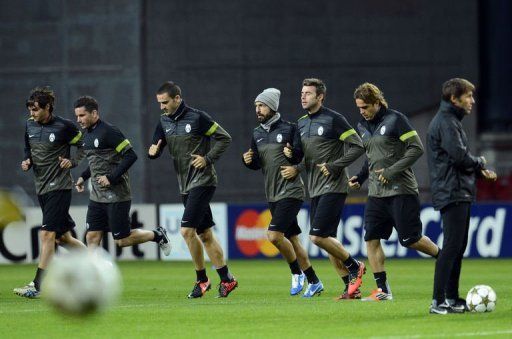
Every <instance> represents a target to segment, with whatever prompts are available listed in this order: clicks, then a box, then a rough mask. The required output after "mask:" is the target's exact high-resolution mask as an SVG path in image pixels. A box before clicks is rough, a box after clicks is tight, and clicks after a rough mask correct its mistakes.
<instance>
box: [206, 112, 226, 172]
mask: <svg viewBox="0 0 512 339" xmlns="http://www.w3.org/2000/svg"><path fill="white" fill-rule="evenodd" d="M199 133H201V134H202V135H203V136H205V137H208V138H212V139H214V140H215V143H214V144H213V146H212V148H211V149H210V151H209V152H208V153H207V154H205V156H204V157H205V159H206V162H207V163H208V165H210V164H213V163H214V162H216V161H217V160H218V159H219V158H220V156H221V155H222V154H223V153H224V152H225V151H226V149H227V148H228V146H229V144H230V143H231V136H230V135H229V133H228V132H227V131H226V130H224V129H223V128H222V127H221V126H220V125H219V124H218V123H217V122H215V121H213V119H212V118H211V117H210V116H209V115H208V114H207V113H205V112H200V113H199Z"/></svg>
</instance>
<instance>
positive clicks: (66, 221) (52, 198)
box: [37, 190, 75, 239]
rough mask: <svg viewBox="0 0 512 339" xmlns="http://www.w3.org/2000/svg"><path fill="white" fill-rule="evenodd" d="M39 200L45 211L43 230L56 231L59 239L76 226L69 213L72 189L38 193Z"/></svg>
mask: <svg viewBox="0 0 512 339" xmlns="http://www.w3.org/2000/svg"><path fill="white" fill-rule="evenodd" d="M37 200H39V205H40V206H41V210H42V211H43V224H42V225H41V230H43V231H50V232H55V237H56V238H57V239H58V238H60V237H61V236H62V235H63V234H64V233H66V232H68V231H71V230H72V229H73V228H74V227H75V222H74V221H73V219H72V218H71V216H70V215H69V206H70V205H71V190H58V191H50V192H48V193H45V194H42V195H38V196H37Z"/></svg>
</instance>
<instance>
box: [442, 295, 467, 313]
mask: <svg viewBox="0 0 512 339" xmlns="http://www.w3.org/2000/svg"><path fill="white" fill-rule="evenodd" d="M446 302H447V303H448V305H450V307H451V308H452V309H453V310H454V311H455V312H453V313H464V312H466V311H469V309H468V305H467V304H466V300H464V299H462V298H455V299H446Z"/></svg>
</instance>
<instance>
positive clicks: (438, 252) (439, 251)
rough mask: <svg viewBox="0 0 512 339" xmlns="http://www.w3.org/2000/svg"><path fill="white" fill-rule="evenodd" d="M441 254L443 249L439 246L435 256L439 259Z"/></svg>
mask: <svg viewBox="0 0 512 339" xmlns="http://www.w3.org/2000/svg"><path fill="white" fill-rule="evenodd" d="M439 254H441V249H440V248H439V247H438V248H437V253H436V255H434V258H436V259H437V258H438V257H439Z"/></svg>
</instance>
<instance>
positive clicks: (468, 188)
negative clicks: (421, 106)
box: [427, 100, 484, 210]
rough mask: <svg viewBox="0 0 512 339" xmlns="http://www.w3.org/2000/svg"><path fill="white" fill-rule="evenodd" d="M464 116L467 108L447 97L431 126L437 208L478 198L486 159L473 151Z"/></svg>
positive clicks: (432, 179) (429, 147)
mask: <svg viewBox="0 0 512 339" xmlns="http://www.w3.org/2000/svg"><path fill="white" fill-rule="evenodd" d="M464 116H465V112H464V110H462V109H460V108H457V107H455V106H454V105H452V104H451V103H449V102H447V101H444V100H443V101H441V105H440V107H439V111H438V112H437V114H436V115H435V116H434V119H432V121H431V122H430V125H429V127H428V133H427V157H428V168H429V174H430V188H431V191H432V203H433V205H434V208H435V209H437V210H440V209H442V208H443V207H445V206H447V205H449V204H451V203H454V202H464V201H466V202H471V201H474V199H475V193H476V192H475V191H476V185H475V182H476V177H477V176H478V175H479V173H480V171H481V170H482V169H483V168H484V162H483V159H482V158H481V157H477V156H474V155H472V154H471V153H470V151H469V147H468V138H467V136H466V133H465V132H464V130H463V129H462V123H461V121H462V119H463V118H464Z"/></svg>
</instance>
